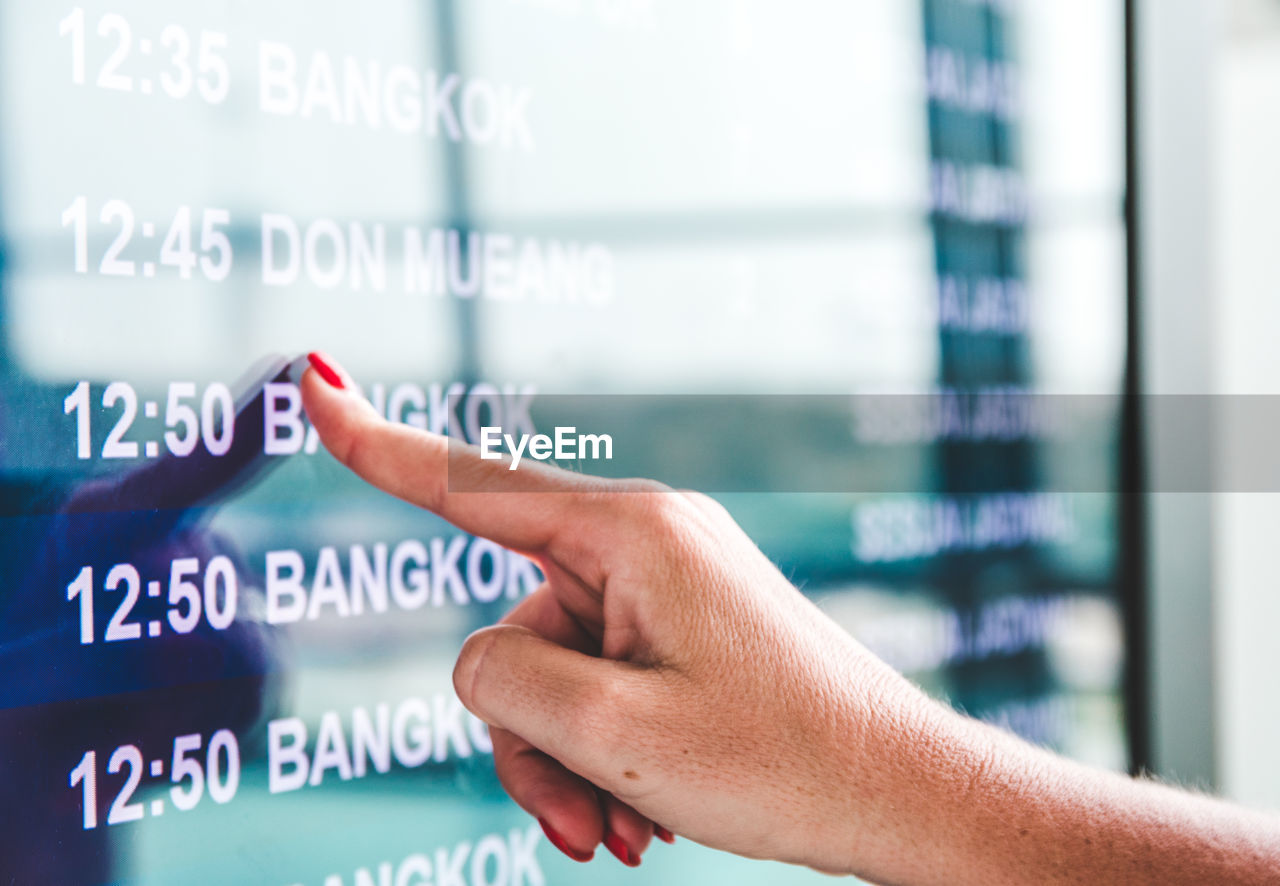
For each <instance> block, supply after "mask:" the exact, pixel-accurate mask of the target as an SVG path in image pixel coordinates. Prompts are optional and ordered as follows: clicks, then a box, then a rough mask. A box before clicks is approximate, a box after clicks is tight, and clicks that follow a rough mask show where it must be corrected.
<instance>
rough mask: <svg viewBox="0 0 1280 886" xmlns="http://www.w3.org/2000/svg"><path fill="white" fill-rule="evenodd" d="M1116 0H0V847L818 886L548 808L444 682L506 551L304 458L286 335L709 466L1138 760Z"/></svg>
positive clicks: (941, 642)
mask: <svg viewBox="0 0 1280 886" xmlns="http://www.w3.org/2000/svg"><path fill="white" fill-rule="evenodd" d="M1123 18H1124V10H1123V4H1122V3H1121V2H1119V0H1078V2H1074V3H1070V4H1050V3H1032V2H1025V3H1024V2H1017V0H1002V2H997V0H985V2H984V0H924V2H920V0H857V2H848V0H791V2H786V3H781V2H773V0H696V2H676V0H367V2H363V3H359V4H350V3H331V2H310V3H306V4H304V3H301V2H283V0H265V2H254V3H250V2H238V0H226V2H218V3H185V2H164V3H161V2H155V0H151V2H146V0H114V2H111V3H99V2H88V0H85V2H79V3H75V2H67V3H64V4H55V3H48V2H35V0H19V2H6V3H5V4H3V6H2V7H0V272H2V276H0V374H2V376H3V385H2V387H0V483H2V484H3V492H2V499H0V500H3V502H4V514H3V520H4V530H3V532H2V533H0V547H2V548H3V560H2V561H0V578H2V580H0V667H2V668H3V670H2V672H0V673H3V680H2V681H0V684H2V685H0V790H6V791H8V792H9V797H8V798H7V799H6V802H5V803H4V804H3V809H4V811H3V812H0V820H3V821H4V827H3V828H0V875H3V876H0V880H4V881H5V882H8V881H9V880H11V879H12V880H13V881H14V882H58V883H101V882H121V883H137V884H142V883H147V884H151V883H179V882H180V883H231V882H235V883H267V884H280V886H290V884H315V886H339V884H379V886H381V884H392V883H394V884H406V886H407V884H419V883H421V884H426V883H434V884H440V886H446V884H463V883H466V884H490V886H495V884H510V886H520V884H528V886H540V884H543V883H565V884H575V883H581V884H587V883H592V884H596V883H601V882H624V881H625V882H642V881H643V882H651V883H684V882H689V883H695V882H738V883H760V884H766V883H767V884H782V883H802V882H806V883H807V882H813V883H818V882H826V880H825V879H822V878H821V877H820V875H818V874H816V873H812V872H809V871H806V870H802V869H797V868H791V867H786V866H782V865H778V864H773V863H766V862H752V861H745V860H742V859H737V858H734V857H731V856H728V855H725V854H722V853H718V852H714V851H711V850H708V849H705V848H702V847H699V846H697V845H694V844H692V843H691V842H689V841H687V840H681V841H678V842H677V844H676V845H674V846H671V847H668V846H662V845H656V846H655V847H654V848H653V849H652V850H651V851H650V852H648V853H647V854H646V856H645V859H644V864H643V866H642V867H641V868H640V869H639V870H638V871H630V870H627V869H624V868H623V867H622V866H621V865H620V864H618V863H617V862H615V861H614V859H612V858H611V857H609V856H608V855H607V854H606V853H604V852H600V853H598V854H597V857H596V860H595V861H593V862H591V863H590V864H587V865H576V864H574V863H573V862H571V861H569V860H568V859H566V858H564V857H563V856H561V855H560V854H559V853H558V852H557V851H556V850H555V849H554V848H553V847H552V846H551V845H550V844H549V843H547V841H546V840H545V839H544V838H543V837H542V834H541V832H540V830H539V828H538V826H537V824H536V823H535V822H534V821H533V820H532V819H531V818H530V817H529V816H528V815H527V814H526V813H524V812H523V811H521V810H520V809H519V808H518V807H516V806H515V805H514V804H513V803H512V802H511V801H510V800H509V799H507V798H506V796H505V794H504V793H503V791H502V789H501V787H500V786H499V785H498V783H497V780H496V777H495V776H494V773H493V768H492V760H491V756H490V754H489V751H490V746H489V740H488V735H487V732H486V729H485V727H484V726H483V724H481V723H480V722H479V721H477V720H475V719H474V718H472V717H471V716H470V715H469V714H467V713H466V712H465V711H464V710H463V709H462V708H461V706H460V704H459V703H458V701H457V699H456V697H455V696H454V694H453V690H452V684H451V680H450V675H451V671H452V666H453V661H454V657H455V655H456V652H457V650H458V648H459V645H460V643H461V641H462V640H463V638H464V637H465V636H466V635H467V634H468V633H469V632H471V631H472V630H475V629H476V628H479V627H481V626H484V625H486V624H490V623H492V622H493V621H495V620H496V619H498V618H500V617H501V615H502V614H503V613H504V612H505V611H506V610H507V609H509V608H510V607H511V606H512V605H513V604H514V603H515V602H516V601H518V600H519V599H520V598H522V597H523V596H524V595H526V594H528V593H529V592H531V591H532V590H533V589H534V588H536V587H537V585H538V582H539V580H540V579H539V576H538V574H537V571H536V569H535V568H534V567H533V566H532V564H530V563H529V562H528V561H527V560H525V559H523V558H522V557H520V556H518V555H516V554H513V553H510V552H508V551H505V550H503V549H501V548H499V547H497V546H496V545H494V544H492V543H491V542H488V541H486V540H484V539H475V538H471V537H469V536H466V535H463V534H461V533H459V532H458V531H457V530H455V529H454V528H452V527H451V526H449V525H448V524H446V523H444V522H443V521H441V520H439V519H437V518H434V517H432V516H431V515H429V514H426V513H424V512H422V511H419V510H417V509H415V508H412V507H410V506H409V505H406V504H404V503H401V502H399V501H396V500H394V499H392V498H390V497H388V496H385V495H383V494H381V493H379V492H377V491H376V490H373V489H371V488H369V487H367V486H365V485H363V484H362V483H361V482H360V481H359V480H357V479H356V478H355V477H353V476H351V475H350V474H348V473H347V472H346V471H345V470H344V469H342V468H341V467H340V466H338V465H337V463H336V462H335V461H334V460H333V459H332V458H331V457H330V456H329V455H328V454H327V453H326V452H325V451H324V449H323V447H322V446H319V445H318V441H317V440H316V438H315V435H314V434H313V433H310V432H309V429H308V426H307V424H306V421H305V416H304V414H303V413H302V411H301V406H300V401H299V399H298V394H297V387H296V382H297V379H298V377H299V370H300V364H299V362H298V360H297V358H298V355H299V354H303V353H305V352H307V351H309V350H313V349H323V350H326V351H328V352H330V353H332V354H334V355H335V356H336V357H337V358H338V359H339V360H341V362H342V363H343V365H344V366H345V367H346V368H347V369H348V370H349V371H350V372H351V373H352V375H353V376H354V377H355V378H356V380H357V381H358V382H359V384H360V386H361V389H362V391H363V393H364V395H365V396H367V397H368V398H369V399H370V400H371V401H372V402H373V403H374V405H375V406H376V407H377V408H378V409H379V410H380V411H382V412H383V413H384V414H385V415H387V416H388V417H389V418H390V419H391V420H393V421H402V422H406V423H408V424H411V425H414V426H417V427H423V428H428V429H431V430H435V431H437V432H447V433H450V434H452V435H454V436H458V437H461V438H464V439H467V440H470V441H471V442H478V440H477V437H478V435H479V430H480V428H481V427H482V426H486V425H487V423H492V424H496V425H501V426H503V427H506V428H508V429H510V428H523V427H527V428H533V427H537V428H538V429H539V430H543V429H544V428H545V427H547V426H548V425H547V424H545V423H544V422H543V419H542V418H541V417H540V413H539V410H540V409H543V408H545V409H547V410H548V412H547V413H546V414H547V415H548V416H550V418H548V419H547V421H552V423H554V422H553V419H554V417H555V416H556V415H559V414H576V415H578V416H579V417H580V420H581V421H582V422H583V424H582V427H584V428H587V427H588V424H587V423H590V422H594V423H595V424H594V426H591V427H590V429H591V430H592V431H593V432H594V431H599V432H603V431H608V432H609V433H611V434H612V439H613V443H614V446H615V447H616V448H617V450H618V458H617V463H616V464H610V465H587V466H584V468H583V469H586V470H594V469H595V468H596V467H600V468H601V469H602V470H604V471H605V472H609V471H613V472H614V473H646V474H652V475H656V476H659V477H661V478H662V479H667V480H670V481H671V482H673V483H678V484H679V485H684V486H691V487H693V488H698V489H703V490H704V491H707V492H708V493H710V494H713V495H715V496H716V497H717V498H719V499H720V500H721V501H722V502H723V503H724V504H725V505H726V507H728V509H729V510H730V512H731V513H732V514H733V515H734V517H735V518H737V519H738V520H739V522H740V523H741V524H742V525H743V526H744V528H745V529H746V530H747V531H748V533H749V534H750V535H751V536H752V538H753V539H755V541H756V542H757V543H758V544H759V545H760V546H761V548H762V549H763V550H764V552H765V553H766V554H767V555H768V556H769V557H770V558H772V559H773V560H774V561H775V562H776V563H778V564H779V566H780V568H782V570H783V571H784V573H785V574H786V575H787V576H788V577H789V578H790V579H791V580H793V581H794V582H795V583H796V584H797V585H798V586H799V587H800V588H801V589H802V590H803V592H804V593H805V594H806V595H808V596H810V597H811V598H812V599H813V600H814V601H815V602H816V603H817V604H818V605H819V606H821V607H822V608H823V609H824V610H825V611H826V612H827V613H828V614H829V615H830V616H831V617H832V618H834V619H836V620H837V621H838V622H839V623H840V624H841V625H843V626H844V627H845V628H847V629H848V630H849V631H850V632H851V633H852V634H853V635H854V636H856V637H858V638H859V639H860V640H861V641H862V642H863V643H865V644H866V645H867V646H868V647H869V648H870V649H872V650H873V651H874V652H876V653H877V654H878V655H880V656H882V657H883V658H884V659H886V660H887V661H888V662H889V663H890V664H892V665H893V666H894V667H896V668H898V669H900V670H902V671H903V672H905V673H906V674H907V675H908V676H909V677H910V678H911V679H913V680H914V681H916V682H918V683H919V684H920V685H922V686H923V687H924V688H925V689H926V690H928V691H929V692H930V693H932V694H934V695H937V696H939V697H942V698H945V699H947V700H948V701H950V702H951V703H952V704H955V705H956V706H957V707H959V708H961V709H962V710H964V711H966V712H967V713H969V714H971V715H973V716H976V717H980V718H983V719H987V720H990V721H992V722H995V723H998V724H1000V725H1002V726H1004V727H1006V728H1009V729H1011V730H1013V731H1015V732H1018V733H1019V734H1021V735H1024V736H1025V737H1027V738H1028V739H1030V740H1031V741H1034V742H1038V743H1041V744H1044V745H1047V746H1049V747H1051V748H1054V749H1055V750H1058V751H1061V752H1064V753H1066V754H1069V755H1072V756H1074V757H1077V758H1080V759H1083V760H1087V761H1090V762H1094V763H1098V764H1101V765H1105V766H1110V767H1115V768H1124V767H1125V766H1126V765H1127V764H1128V758H1127V751H1126V748H1127V737H1126V729H1125V707H1124V703H1123V694H1122V692H1121V677H1122V671H1123V667H1124V660H1125V649H1124V646H1123V639H1122V638H1123V620H1122V614H1121V606H1120V602H1119V600H1120V595H1119V589H1118V587H1117V568H1118V554H1119V538H1120V531H1121V526H1120V523H1119V519H1120V515H1119V507H1118V505H1119V496H1118V495H1117V494H1116V493H1115V491H1114V489H1113V488H1112V487H1111V486H1110V485H1109V483H1110V481H1111V480H1112V478H1114V477H1115V476H1116V474H1117V472H1118V464H1119V428H1120V420H1119V416H1120V411H1119V400H1118V399H1117V396H1118V395H1119V393H1120V391H1121V383H1122V370H1123V365H1124V359H1125V352H1124V343H1125V333H1126V322H1127V319H1126V307H1125V305H1126V262H1127V257H1126V230H1125V221H1124V212H1123V209H1124V199H1125V187H1126V183H1125V165H1124V129H1125V106H1124V95H1125V83H1124V76H1125V73H1124V72H1125V58H1124V32H1123V24H1124V22H1123ZM1046 413H1047V414H1048V416H1049V417H1048V418H1045V417H1044V416H1045V414H1046ZM582 416H585V418H581V417H582ZM1064 416H1065V417H1066V419H1067V420H1064ZM734 422H742V426H743V428H744V430H743V433H742V434H740V435H739V434H735V433H730V432H729V431H730V429H732V428H734V427H737V426H736V425H735V424H734ZM640 440H643V441H644V442H643V446H641V444H640V443H639V442H636V441H640ZM641 449H643V451H642V452H641V451H639V450H641ZM761 814H764V812H763V811H762V813H761Z"/></svg>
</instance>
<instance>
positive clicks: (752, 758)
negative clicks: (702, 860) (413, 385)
mask: <svg viewBox="0 0 1280 886" xmlns="http://www.w3.org/2000/svg"><path fill="white" fill-rule="evenodd" d="M313 365H315V366H317V369H320V368H321V367H323V370H322V372H323V375H322V372H318V371H317V370H315V369H313V370H308V371H307V373H306V374H305V375H304V377H303V379H302V395H303V402H304V403H305V405H306V409H307V413H308V415H309V416H310V418H311V421H312V423H313V424H314V425H315V427H316V430H317V432H318V433H319V435H320V439H321V440H322V441H323V442H324V444H325V446H326V447H327V448H328V449H329V451H330V452H331V453H332V454H333V455H334V456H335V457H336V458H337V459H338V460H339V461H341V462H343V463H344V464H346V465H347V466H348V467H350V468H351V469H352V470H353V471H355V472H356V473H357V474H359V475H360V476H361V477H363V478H364V479H365V480H367V481H369V482H370V483H372V484H374V485H375V486H378V487H380V488H382V489H384V490H386V491H387V492H389V493H391V494H393V495H396V496H398V497H400V498H402V499H405V500H406V501H409V502H412V503H414V504H416V505H419V506H421V507H423V508H426V509H427V510H430V511H432V512H434V513H436V514H439V515H440V516H442V517H444V518H445V519H446V520H448V521H450V522H451V523H453V524H454V525H456V526H458V527H459V528H460V529H462V530H464V531H466V532H470V533H473V534H475V535H481V536H485V537H488V538H490V539H492V540H494V541H496V542H498V543H500V544H503V545H505V546H507V547H508V548H510V549H512V550H515V551H518V552H520V553H522V554H524V555H526V556H528V557H530V558H532V559H533V560H534V561H536V562H537V563H538V564H539V566H540V567H541V568H542V571H543V573H544V575H545V576H546V577H547V580H546V582H545V584H543V585H542V586H541V587H540V588H539V589H538V590H536V591H535V592H534V593H533V594H532V595H530V596H529V597H527V598H526V599H524V600H523V601H521V603H520V604H519V605H517V606H516V607H515V608H514V609H513V610H512V611H511V612H510V613H509V614H508V615H507V616H506V617H505V618H504V619H503V620H502V621H501V623H499V624H498V625H495V626H493V627H489V628H485V629H483V630H480V631H478V632H476V633H475V634H473V635H472V636H471V637H469V638H468V639H467V640H466V642H465V643H464V645H463V647H462V650H461V652H460V654H459V656H458V661H457V665H456V667H455V670H454V675H453V680H454V686H455V688H456V690H457V693H458V697H459V699H460V700H461V701H462V703H463V704H464V705H465V706H466V707H467V708H468V709H469V710H470V711H471V712H472V713H474V714H475V715H476V716H478V717H480V718H481V719H482V720H484V721H485V722H486V723H488V724H489V725H490V727H491V732H492V735H493V753H494V764H495V766H496V768H497V772H498V776H499V778H500V779H501V781H502V784H503V786H504V787H505V788H506V789H507V791H508V793H510V795H511V797H512V798H513V799H514V800H515V802H516V803H518V804H519V805H520V806H521V807H523V808H524V809H525V810H527V811H528V812H529V813H530V814H532V815H534V816H536V817H538V818H539V819H540V820H542V821H543V822H544V827H546V828H547V829H548V836H549V837H551V838H552V839H553V842H554V841H558V844H559V845H560V846H561V848H562V850H563V851H565V852H566V854H569V855H570V856H571V857H577V858H579V859H581V858H585V857H588V856H589V854H590V853H591V852H593V851H594V850H595V848H596V847H597V846H598V845H600V844H601V843H602V842H603V843H604V844H605V845H606V846H607V847H609V848H610V851H612V852H613V853H614V854H615V855H617V856H619V858H621V859H623V860H624V861H626V862H628V863H639V860H640V858H641V857H642V855H643V854H644V852H645V851H646V850H647V849H648V847H649V846H650V844H651V840H652V837H653V836H654V833H655V827H656V826H661V827H663V828H666V829H670V830H671V831H673V832H675V833H677V834H680V835H681V836H683V837H686V838H688V839H691V840H695V841H697V842H699V843H703V844H705V845H707V846H712V847H716V848H719V849H723V850H726V851H729V852H734V853H737V854H739V855H744V856H749V857H752V858H769V859H777V860H780V861H786V862H793V863H797V864H804V865H808V866H810V867H813V868H816V869H818V870H821V871H826V872H830V873H851V874H857V875H858V876H860V877H862V878H864V879H867V880H870V881H873V882H878V883H885V884H913V886H915V884H920V886H927V884H935V883H936V884H948V886H955V884H968V883H973V884H982V886H991V884H1024V883H1125V884H1147V883H1151V884H1157V883H1158V884H1183V883H1186V884H1192V883H1194V884H1204V883H1215V884H1219V883H1241V884H1252V883H1258V884H1262V883H1273V884H1274V883H1277V882H1280V820H1277V819H1276V818H1273V817H1269V816H1266V815H1263V814H1261V813H1256V812H1251V811H1247V810H1244V809H1240V808H1237V807H1234V806H1231V805H1229V804H1226V803H1223V802H1220V801H1217V800H1214V799H1211V798H1207V797H1202V796H1197V795H1193V794H1189V793H1185V792H1182V791H1179V790H1176V789H1173V788H1169V787H1166V786H1162V785H1158V784H1155V783H1151V782H1144V781H1136V780H1132V779H1129V778H1126V777H1124V776H1120V775H1117V774H1114V773H1107V772H1103V771H1099V770H1094V769H1090V768H1088V767H1085V766H1082V765H1079V764H1076V763H1073V762H1070V761H1067V760H1065V759H1062V758H1059V757H1056V756H1053V755H1052V754H1049V753H1047V752H1045V751H1042V750H1039V749H1036V748H1033V747H1031V746H1030V745H1027V744H1025V743H1024V742H1022V741H1020V740H1018V739H1016V738H1014V737H1013V736H1011V735H1008V734H1006V733H1004V732H1001V731H999V730H996V729H994V728H992V727H989V726H986V725H984V724H981V723H978V722H977V721H974V720H972V719H969V718H967V717H964V716H961V715H959V714H957V713H955V712H953V711H951V710H950V709H949V708H947V707H945V706H943V705H941V704H939V703H937V702H935V701H933V700H931V699H929V698H928V697H926V696H925V695H924V694H923V693H922V692H920V691H919V690H918V689H917V688H916V687H915V686H913V685H912V684H911V683H910V682H908V681H907V680H906V679H904V678H903V677H901V676H900V675H898V674H897V673H895V672H894V671H893V670H892V669H890V668H889V667H888V666H887V665H885V664H884V663H883V662H881V661H879V660H878V659H877V658H875V656H873V655H872V654H871V653H870V652H869V651H867V650H866V649H865V648H864V647H863V646H861V645H860V644H859V643H858V642H857V641H856V640H854V639H853V638H852V637H851V636H849V635H848V634H847V633H846V632H845V631H843V630H842V629H841V628H840V627H839V626H838V625H836V624H835V623H834V622H832V621H831V620H830V619H828V618H827V617H826V616H825V615H824V614H823V613H822V612H821V611H819V610H818V609H817V608H816V607H815V606H814V605H813V604H811V603H810V602H809V601H808V600H807V599H806V598H805V597H804V596H803V595H801V594H800V593H799V591H797V590H796V589H795V588H794V587H793V586H792V585H791V584H790V583H789V582H788V581H787V580H786V579H785V578H784V577H783V576H782V575H781V573H779V572H778V570H777V569H776V568H775V567H774V566H773V564H772V563H770V562H769V560H768V559H767V558H766V557H765V556H764V555H763V554H761V552H760V551H759V549H758V548H756V546H755V545H754V544H753V543H752V542H751V540H750V539H749V538H747V536H746V535H745V533H743V532H742V530H741V529H740V528H739V527H738V526H737V525H736V524H735V523H734V521H733V520H732V519H731V518H730V517H729V515H728V513H727V512H726V511H724V509H723V508H721V507H720V506H719V505H718V504H716V503H715V502H714V501H712V500H711V499H709V498H706V497H705V496H701V495H697V494H692V493H684V492H677V491H673V490H670V489H667V488H665V487H662V486H660V485H658V484H655V483H652V482H649V481H612V480H603V479H600V478H594V477H589V476H584V475H579V474H570V473H567V472H563V471H559V470H557V469H555V468H553V467H550V466H546V465H543V464H539V463H529V462H526V463H524V464H522V466H521V467H520V469H519V470H517V471H509V470H507V464H506V463H505V462H502V461H489V460H482V459H481V458H480V457H479V453H478V450H476V449H474V448H471V447H466V446H463V445H462V444H459V443H457V442H456V441H454V442H453V443H450V441H449V440H448V438H446V437H442V436H439V435H435V434H431V433H428V432H426V431H421V430H417V429H415V428H411V427H408V426H405V425H401V424H393V423H390V422H387V421H385V420H384V419H382V418H381V417H380V416H379V415H378V414H377V413H376V412H375V410H374V409H373V408H372V407H371V406H370V405H369V404H368V403H367V402H366V401H365V400H364V399H363V398H362V397H360V396H359V395H358V394H356V393H355V385H354V384H353V382H352V380H351V379H350V377H349V376H347V375H346V373H345V372H343V371H342V370H341V369H339V368H336V364H335V363H333V361H332V360H331V359H330V358H328V357H326V356H323V355H316V356H315V357H314V358H313ZM326 378H327V379H329V380H326ZM451 479H452V481H453V487H454V488H455V489H456V488H458V487H464V488H466V489H468V490H475V491H467V492H457V491H450V480H451ZM655 823H656V825H655Z"/></svg>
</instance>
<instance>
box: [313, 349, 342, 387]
mask: <svg viewBox="0 0 1280 886" xmlns="http://www.w3.org/2000/svg"><path fill="white" fill-rule="evenodd" d="M307 362H308V363H310V364H311V368H312V369H314V370H315V371H316V372H317V373H319V375H320V377H321V378H323V379H324V380H325V381H326V382H328V383H329V384H330V385H331V386H332V387H335V388H337V389H338V390H342V389H343V388H345V387H346V386H347V385H346V382H345V381H344V379H343V377H342V373H341V371H340V370H341V367H340V366H338V362H337V361H336V360H334V359H333V358H332V357H330V356H329V355H328V354H326V353H325V352H324V351H311V352H310V353H309V354H307Z"/></svg>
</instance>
